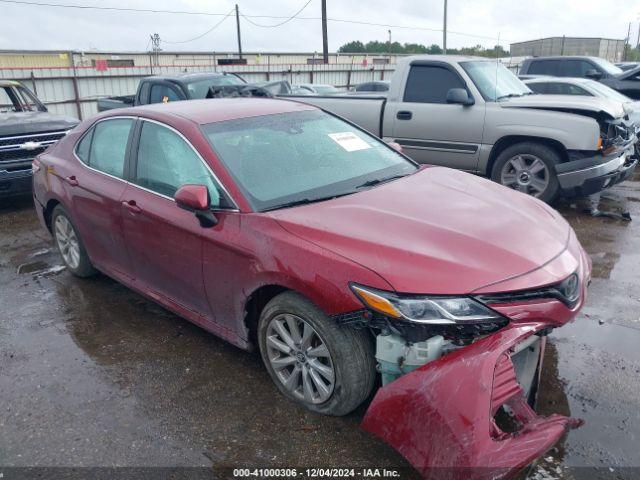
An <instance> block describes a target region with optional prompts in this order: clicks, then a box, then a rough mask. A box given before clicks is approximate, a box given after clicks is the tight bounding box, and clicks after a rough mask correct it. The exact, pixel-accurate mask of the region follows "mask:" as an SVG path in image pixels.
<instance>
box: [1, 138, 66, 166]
mask: <svg viewBox="0 0 640 480" xmlns="http://www.w3.org/2000/svg"><path fill="white" fill-rule="evenodd" d="M66 133H67V132H66V131H62V132H60V131H58V132H45V133H39V134H33V135H17V136H13V137H2V138H0V162H7V161H14V160H22V159H31V158H33V157H35V156H36V155H39V154H41V153H42V152H44V151H45V150H46V149H47V148H48V147H50V146H51V145H53V144H54V143H56V142H57V141H58V140H60V139H61V138H62V137H64V136H65V135H66Z"/></svg>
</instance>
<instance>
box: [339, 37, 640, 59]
mask: <svg viewBox="0 0 640 480" xmlns="http://www.w3.org/2000/svg"><path fill="white" fill-rule="evenodd" d="M634 51H635V52H638V50H637V49H634ZM338 52H339V53H369V54H373V53H379V54H385V53H394V54H403V53H404V54H418V53H429V54H432V55H437V54H441V53H442V48H440V46H439V45H436V44H435V43H434V44H432V45H431V46H429V47H425V46H424V45H422V44H421V43H405V44H401V43H399V42H392V43H391V44H389V42H383V41H378V40H373V41H370V42H367V43H366V44H363V43H362V42H361V41H359V40H354V41H353V42H349V43H345V44H344V45H343V46H341V47H340V48H339V49H338ZM447 53H449V54H451V55H471V56H476V57H491V58H498V57H508V56H509V52H507V51H506V50H505V49H504V48H502V46H501V45H495V46H494V47H493V48H489V49H486V48H484V47H483V46H482V45H475V46H473V47H462V48H449V49H447ZM639 53H640V52H639ZM631 56H632V57H633V52H632V53H631Z"/></svg>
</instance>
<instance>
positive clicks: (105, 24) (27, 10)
mask: <svg viewBox="0 0 640 480" xmlns="http://www.w3.org/2000/svg"><path fill="white" fill-rule="evenodd" d="M24 1H28V2H39V3H48V4H53V3H58V4H67V5H84V6H101V7H121V8H136V9H154V10H172V11H189V12H210V13H219V14H222V15H219V16H205V15H186V14H177V13H171V14H167V13H137V12H123V11H105V10H91V9H72V8H56V7H51V6H45V5H38V6H32V5H24V4H15V3H3V2H0V18H1V19H2V22H1V23H2V29H0V50H12V49H34V50H49V49H65V50H78V51H89V50H102V51H146V50H147V49H148V46H149V36H150V34H152V33H158V34H159V35H160V38H161V47H162V49H163V50H165V51H218V52H223V51H224V52H226V51H234V50H236V49H237V40H236V25H235V18H234V16H233V15H230V16H229V17H227V18H225V19H224V21H222V23H220V24H219V25H218V26H217V27H216V28H215V29H213V30H212V31H211V32H210V33H208V34H206V35H204V36H202V34H204V33H205V32H207V31H208V30H210V29H211V28H212V27H213V26H214V25H216V24H218V23H219V22H221V20H223V18H224V15H225V14H227V13H230V12H232V11H233V9H234V4H235V2H229V1H225V0H215V1H211V0H129V1H126V0H102V1H101V0H86V1H82V0H24ZM236 1H238V5H239V9H240V13H241V14H244V15H247V16H257V15H272V16H282V17H285V18H282V19H277V18H258V17H250V18H249V20H251V21H252V22H254V23H259V24H261V25H267V26H273V25H275V24H277V23H280V22H282V21H283V20H285V19H286V17H290V16H292V15H293V14H295V13H296V12H297V11H298V10H300V8H302V7H303V6H304V5H305V4H306V3H307V0H236ZM448 6H449V7H448V31H449V33H448V37H447V45H448V46H449V47H454V48H457V47H464V46H473V45H477V44H480V45H483V46H485V47H492V46H493V45H496V44H498V43H499V44H500V45H502V46H504V47H505V49H508V46H509V43H512V42H516V41H522V40H530V39H534V38H542V37H548V36H562V35H567V36H583V37H607V38H620V39H621V38H625V37H626V36H627V28H628V26H629V22H632V26H631V40H632V43H635V42H636V38H637V36H638V28H639V26H638V25H639V24H638V22H639V20H640V0H617V1H616V2H613V3H611V4H609V5H608V6H606V7H604V6H603V3H602V2H601V1H595V0H527V1H523V0H520V1H509V0H502V1H498V0H449V1H448ZM320 7H321V0H310V2H309V4H308V5H307V7H306V8H305V9H304V10H303V11H302V12H301V13H300V14H299V15H298V17H297V18H295V19H293V20H291V21H289V22H287V23H286V24H284V25H282V26H279V27H271V28H264V27H260V26H257V25H254V24H252V23H250V21H249V20H247V19H244V18H241V19H240V24H241V32H242V47H243V50H244V51H245V52H251V51H263V52H321V51H322V30H321V22H320V20H319V19H316V18H319V17H320ZM327 14H328V17H329V19H330V21H329V22H328V37H329V50H330V51H336V50H337V49H338V48H339V47H340V46H341V45H343V44H344V43H346V42H349V41H351V40H360V41H362V42H365V43H366V42H367V41H370V40H380V41H387V40H388V38H389V33H388V30H391V38H392V41H398V42H400V43H422V44H425V45H431V44H434V43H435V44H438V45H442V32H441V29H442V16H443V0H394V1H389V0H367V1H364V0H361V1H357V0H342V1H337V0H327ZM336 20H351V21H358V22H368V23H375V24H383V25H391V26H390V27H389V26H382V25H381V26H375V25H359V24H353V23H346V22H340V21H336ZM198 36H200V37H201V38H198V39H196V40H193V41H188V40H191V39H193V38H195V37H198ZM498 38H499V41H498ZM172 42H180V43H172Z"/></svg>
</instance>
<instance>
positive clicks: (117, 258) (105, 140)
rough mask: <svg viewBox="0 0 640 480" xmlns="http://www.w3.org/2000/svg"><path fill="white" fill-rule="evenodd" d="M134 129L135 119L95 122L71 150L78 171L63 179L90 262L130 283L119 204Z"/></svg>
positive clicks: (124, 182) (123, 189)
mask: <svg viewBox="0 0 640 480" xmlns="http://www.w3.org/2000/svg"><path fill="white" fill-rule="evenodd" d="M134 124H135V118H133V117H112V118H108V119H105V120H100V121H99V122H97V123H96V124H95V125H94V126H93V127H91V128H90V129H89V130H88V131H87V132H86V134H85V135H84V136H83V137H82V139H81V140H80V141H79V142H78V144H77V145H76V148H75V150H74V153H75V156H76V158H77V159H78V160H79V161H80V163H81V164H82V167H81V168H77V169H76V171H75V172H74V174H73V175H71V176H67V177H65V180H66V188H67V190H68V192H69V195H70V196H71V197H72V201H71V202H70V208H71V209H72V212H71V214H72V217H73V220H74V221H75V223H76V226H77V227H78V229H79V230H80V234H81V235H82V239H83V241H84V243H85V246H86V248H87V252H88V253H89V256H90V257H91V261H92V262H93V263H94V264H95V265H96V266H97V267H98V268H100V269H102V270H107V271H108V272H109V273H112V272H115V273H116V274H117V275H120V276H125V277H128V278H131V277H132V274H131V268H130V267H131V262H130V260H129V257H128V255H127V249H126V248H125V245H124V239H123V234H122V216H121V206H120V202H121V200H122V195H123V194H124V191H125V190H126V188H127V182H126V180H125V178H126V172H125V170H126V169H125V165H126V159H127V156H128V153H129V148H130V145H131V141H132V138H133V126H134Z"/></svg>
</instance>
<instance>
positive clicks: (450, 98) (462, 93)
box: [447, 88, 476, 106]
mask: <svg viewBox="0 0 640 480" xmlns="http://www.w3.org/2000/svg"><path fill="white" fill-rule="evenodd" d="M447 103H457V104H459V105H464V106H470V105H473V104H474V103H476V102H475V100H474V99H473V98H471V97H470V96H469V92H467V91H466V90H465V89H464V88H452V89H450V90H449V91H448V92H447Z"/></svg>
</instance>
